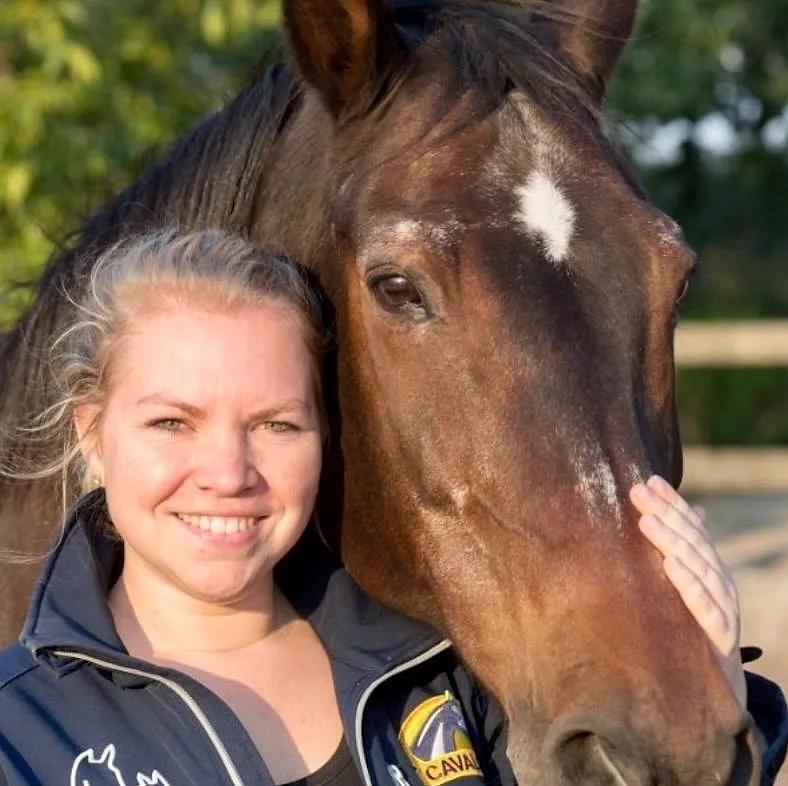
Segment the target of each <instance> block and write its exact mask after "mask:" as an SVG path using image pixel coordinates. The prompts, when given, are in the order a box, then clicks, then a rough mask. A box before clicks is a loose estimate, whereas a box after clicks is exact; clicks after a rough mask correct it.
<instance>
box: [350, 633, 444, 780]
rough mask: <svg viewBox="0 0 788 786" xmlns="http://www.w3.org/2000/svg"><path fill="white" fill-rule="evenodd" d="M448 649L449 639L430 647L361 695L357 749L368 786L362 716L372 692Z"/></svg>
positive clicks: (362, 772)
mask: <svg viewBox="0 0 788 786" xmlns="http://www.w3.org/2000/svg"><path fill="white" fill-rule="evenodd" d="M448 649H451V642H450V641H449V640H448V639H444V640H443V641H440V642H438V643H437V644H436V645H435V646H433V647H430V649H428V650H426V651H425V652H422V653H421V655H417V656H416V657H415V658H411V659H410V660H409V661H406V662H405V663H400V665H399V666H396V667H395V668H393V669H391V671H387V672H386V673H385V674H383V675H381V676H380V677H378V678H377V679H376V680H373V681H372V682H371V683H370V684H369V685H367V687H366V688H365V689H364V692H363V693H362V694H361V698H360V699H359V702H358V706H357V707H356V748H357V749H358V760H359V762H361V776H362V777H363V779H364V783H365V784H366V786H373V784H372V776H371V775H370V773H369V765H368V764H367V758H366V756H365V755H364V742H363V740H362V738H361V737H362V716H363V714H364V708H365V707H366V704H367V700H368V699H369V697H370V696H371V695H372V692H373V691H374V690H376V689H377V688H378V687H380V685H382V684H383V683H384V682H385V681H386V680H387V679H389V677H394V676H396V675H397V674H402V672H403V671H407V670H408V669H410V668H412V667H413V666H418V665H419V664H421V663H424V662H425V661H428V660H429V659H430V658H432V657H434V656H435V655H437V654H438V653H439V652H443V651H444V650H448Z"/></svg>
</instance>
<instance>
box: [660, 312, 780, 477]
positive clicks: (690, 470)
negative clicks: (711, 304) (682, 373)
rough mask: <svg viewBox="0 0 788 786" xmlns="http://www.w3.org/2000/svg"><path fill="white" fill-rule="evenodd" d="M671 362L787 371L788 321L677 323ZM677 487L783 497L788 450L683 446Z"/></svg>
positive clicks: (696, 365) (698, 365)
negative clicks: (682, 457) (682, 479)
mask: <svg viewBox="0 0 788 786" xmlns="http://www.w3.org/2000/svg"><path fill="white" fill-rule="evenodd" d="M676 363H677V365H679V366H681V367H707V368H708V367H729V366H739V367H742V366H743V367H764V366H774V367H779V366H788V320H757V321H753V320H741V321H738V320H737V321H711V322H685V323H682V324H681V325H680V326H679V329H678V330H677V331H676ZM785 405H786V407H788V401H786V402H785ZM681 488H682V490H683V491H689V492H691V493H693V492H694V493H721V492H730V493H737V492H753V493H758V492H760V493H763V492H773V493H778V492H779V493H788V447H786V448H780V447H769V448H746V447H736V448H733V447H731V448H725V447H720V448H711V447H706V446H702V445H687V446H685V448H684V482H683V483H682V487H681Z"/></svg>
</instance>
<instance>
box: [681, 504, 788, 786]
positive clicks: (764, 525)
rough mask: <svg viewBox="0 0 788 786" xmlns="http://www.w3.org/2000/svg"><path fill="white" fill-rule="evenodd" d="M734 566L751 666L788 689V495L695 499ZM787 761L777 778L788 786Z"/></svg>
mask: <svg viewBox="0 0 788 786" xmlns="http://www.w3.org/2000/svg"><path fill="white" fill-rule="evenodd" d="M693 501H697V502H700V503H701V504H703V505H705V507H706V508H707V510H708V511H709V527H710V529H711V532H712V534H713V535H714V538H715V541H716V543H717V545H718V547H719V550H720V553H721V554H722V556H723V558H724V559H725V560H726V561H727V563H728V564H729V565H730V566H731V567H732V568H733V574H734V577H735V579H736V584H737V586H738V588H739V596H740V599H741V605H742V625H743V631H742V643H743V644H753V645H757V646H759V647H761V648H762V649H763V651H764V654H763V657H762V658H761V659H760V660H759V661H757V662H756V663H754V664H753V668H754V670H755V671H758V672H759V673H761V674H764V675H765V676H767V677H769V678H770V679H772V680H774V681H775V682H777V683H778V684H779V685H780V686H781V687H782V688H783V691H786V692H788V497H736V498H715V499H708V498H707V499H698V500H693ZM787 768H788V765H786V768H784V769H783V772H782V773H781V774H780V777H779V778H778V780H777V783H778V784H779V786H788V769H787Z"/></svg>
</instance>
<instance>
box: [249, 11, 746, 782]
mask: <svg viewBox="0 0 788 786" xmlns="http://www.w3.org/2000/svg"><path fill="white" fill-rule="evenodd" d="M635 5H636V2H635V0H586V2H582V1H581V0H577V2H574V1H573V0H567V1H566V2H565V3H561V4H558V3H556V4H554V5H550V4H542V6H541V7H540V13H538V14H537V13H533V14H531V16H530V17H529V18H527V20H526V17H525V11H524V10H523V9H522V8H518V7H517V6H518V4H517V3H509V4H502V3H488V4H484V3H472V2H467V3H466V2H463V3H459V2H458V3H454V4H453V3H448V2H447V3H441V2H439V0H434V1H431V0H420V1H418V2H417V0H403V2H397V3H393V4H392V6H393V10H392V9H388V8H387V7H385V6H384V5H383V4H382V2H381V0H367V2H362V0H314V1H313V2H307V1H306V0H289V2H286V3H285V18H286V27H287V31H288V35H289V39H290V43H291V46H292V50H293V52H294V54H295V57H296V60H297V63H298V66H299V68H300V71H301V73H302V74H303V77H304V79H305V82H306V84H307V85H309V87H307V88H306V95H305V99H304V105H303V107H302V109H301V110H300V111H299V113H298V115H297V116H296V117H295V118H294V122H293V124H292V130H291V132H290V133H291V134H292V136H291V139H292V138H293V137H295V136H298V137H300V140H301V145H302V148H301V152H300V157H299V158H298V159H297V160H295V161H294V160H293V159H292V158H291V160H290V161H288V162H287V166H290V167H292V168H293V170H294V171H293V172H290V173H289V174H290V176H289V177H288V178H285V177H284V176H283V171H279V172H278V173H277V172H274V174H273V175H272V178H273V179H274V180H275V179H276V177H277V176H281V177H280V179H281V180H282V181H283V183H284V182H285V181H287V184H285V185H282V186H281V187H280V188H279V189H278V187H277V185H276V183H273V184H272V185H270V189H269V190H270V193H269V197H268V198H269V199H270V200H276V199H280V198H284V197H286V196H288V194H287V193H286V189H288V188H292V184H293V183H294V182H295V181H299V180H300V181H301V182H304V181H310V182H311V183H314V184H315V187H314V193H313V194H311V196H310V198H312V199H313V200H314V201H313V202H312V204H311V205H308V206H307V205H305V206H304V208H303V213H302V214H301V215H302V216H303V221H301V222H300V223H298V222H295V223H294V224H293V233H292V237H290V238H289V239H287V240H285V241H284V242H286V243H287V244H288V245H289V246H290V247H293V248H301V249H302V252H303V256H304V257H305V258H306V259H307V261H309V262H310V264H311V265H312V267H314V268H315V269H316V270H317V271H318V272H319V274H320V276H321V278H322V280H323V282H324V284H325V286H326V288H327V289H328V290H329V294H330V295H331V297H332V299H333V301H334V304H335V306H336V309H337V318H338V323H339V334H340V361H339V374H340V397H341V413H342V429H341V449H342V456H343V461H344V465H345V468H346V472H345V476H344V487H343V519H342V521H343V530H342V550H343V554H344V556H345V558H346V561H347V564H348V566H349V568H350V570H351V571H352V573H353V574H354V575H355V576H356V577H357V578H358V580H359V581H360V582H361V583H362V585H363V586H365V587H366V588H367V589H368V590H369V591H370V592H371V593H372V594H374V595H375V596H377V597H378V598H380V599H382V600H383V601H385V602H387V603H389V604H391V605H393V606H395V607H397V608H399V609H401V610H404V611H405V612H408V613H410V614H412V615H415V616H418V617H420V618H422V619H424V620H427V621H429V622H431V623H432V624H434V625H435V626H436V627H438V628H439V629H440V630H442V631H444V632H445V633H446V634H447V635H448V636H450V637H451V639H452V640H453V641H454V642H455V643H456V645H457V647H458V648H459V650H460V652H461V653H462V655H463V657H464V658H465V659H466V660H467V661H468V663H469V664H470V665H471V667H472V668H473V669H474V671H475V672H476V673H477V674H478V675H479V676H480V678H481V679H482V680H483V681H484V682H485V683H486V684H487V685H488V686H489V687H490V688H491V689H492V691H493V692H494V693H495V695H496V696H497V697H498V699H499V700H500V701H501V702H502V704H503V706H504V708H505V711H506V713H507V715H508V718H509V720H510V732H509V750H510V755H511V758H512V761H513V764H514V767H515V770H516V772H517V773H518V774H519V777H520V780H521V782H522V783H537V782H538V783H565V782H583V783H587V784H625V783H626V784H646V783H648V784H651V783H664V784H667V783H671V784H673V783H675V784H686V785H689V784H693V785H697V784H707V783H708V784H712V783H714V784H716V783H737V784H738V783H742V784H743V783H752V782H755V781H756V780H757V768H758V765H757V763H755V761H754V758H755V756H754V753H753V751H754V750H755V749H754V747H753V744H752V739H751V737H752V735H751V734H749V732H748V731H747V726H746V721H745V717H744V716H743V713H741V711H740V710H739V709H738V707H737V706H736V703H735V701H734V699H733V697H732V695H731V692H730V691H729V689H728V687H727V685H726V684H725V682H724V679H723V677H722V675H721V673H720V671H719V670H718V668H717V667H716V665H715V663H714V659H713V656H712V654H711V652H710V649H709V647H708V644H707V642H706V641H705V638H704V636H703V634H702V632H701V631H700V629H699V628H698V627H697V625H696V624H695V623H694V622H693V621H692V620H691V618H690V616H689V614H688V613H687V612H686V610H685V609H684V607H683V606H682V603H681V601H680V599H679V597H678V595H677V593H675V591H674V590H673V589H672V588H671V587H670V586H669V585H668V583H667V582H666V580H665V579H664V576H663V573H662V569H661V561H660V559H659V558H658V556H657V554H656V552H655V551H654V550H653V549H652V548H651V547H650V546H649V545H648V544H647V543H646V541H645V540H644V538H643V537H642V536H641V535H640V534H639V533H638V530H637V526H636V521H637V515H636V513H635V511H634V509H633V508H632V506H631V505H630V504H629V503H628V501H627V491H628V489H629V487H630V486H631V484H632V483H633V482H634V481H636V480H639V479H642V478H643V477H644V476H646V475H647V474H649V473H651V472H655V471H656V472H661V473H663V474H665V475H667V477H668V478H669V479H671V480H672V481H673V482H674V483H677V482H678V481H679V480H680V477H681V453H680V445H679V441H678V436H677V425H676V413H675V408H674V369H673V350H672V342H673V329H674V325H675V322H676V311H677V301H678V299H679V298H680V296H681V294H682V292H683V289H684V287H685V285H686V281H687V277H688V274H689V272H690V271H691V269H692V267H693V255H692V254H691V253H690V252H689V250H688V249H687V248H686V246H685V245H684V243H683V242H682V238H681V234H680V232H679V230H678V228H677V227H676V225H675V224H674V223H673V222H672V221H671V220H670V219H668V218H667V217H665V216H664V215H662V214H661V213H660V212H659V211H658V210H656V209H655V208H654V207H652V206H651V205H649V204H648V202H647V201H646V200H645V198H644V196H643V194H642V192H641V191H640V190H639V189H638V187H637V186H636V185H635V183H634V182H633V179H632V178H631V177H630V176H629V174H628V171H627V169H626V167H625V166H624V165H623V164H622V162H621V160H620V159H619V157H618V156H617V154H616V152H615V151H614V149H613V147H612V145H611V144H610V143H609V141H608V139H607V137H606V135H605V133H604V130H603V128H602V126H601V125H600V114H601V101H602V96H603V94H604V89H605V86H606V84H607V81H608V78H609V76H610V74H611V72H612V70H613V68H614V65H615V62H616V60H617V57H618V55H619V53H620V50H621V48H622V46H623V44H624V42H625V41H626V39H627V37H628V35H629V33H630V28H631V25H632V21H633V16H634V9H635ZM315 128H320V129H322V133H321V134H320V135H318V134H316V133H315V132H314V130H310V129H315ZM326 128H329V129H330V130H329V131H326ZM321 182H322V183H323V184H324V185H323V186H322V187H320V186H319V185H318V184H319V183H321ZM263 207H264V205H263ZM315 216H323V217H324V219H325V220H318V219H317V218H315ZM297 218H298V217H297ZM262 220H263V221H265V220H266V219H265V218H263V219H262ZM272 220H273V219H272ZM328 226H330V230H327V229H326V227H328ZM271 232H273V229H271ZM296 232H297V233H300V236H296V234H295V233H296ZM278 234H279V235H280V236H282V231H281V230H280V231H279V232H278ZM319 236H320V237H319ZM362 468H363V472H362Z"/></svg>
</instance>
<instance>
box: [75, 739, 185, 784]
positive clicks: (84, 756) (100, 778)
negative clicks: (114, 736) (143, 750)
mask: <svg viewBox="0 0 788 786" xmlns="http://www.w3.org/2000/svg"><path fill="white" fill-rule="evenodd" d="M69 786H170V784H169V783H167V780H166V779H165V778H164V776H163V775H162V774H161V773H160V772H159V771H158V770H154V771H153V772H152V773H151V774H150V775H143V774H142V773H141V772H138V773H137V779H136V781H134V782H133V783H131V784H129V783H127V782H126V781H125V780H124V779H123V774H122V773H121V771H120V770H119V769H118V768H117V767H116V766H115V746H114V745H107V747H106V748H104V750H103V751H102V752H101V755H100V756H98V757H97V756H96V752H95V750H94V749H93V748H88V750H86V751H83V752H82V753H80V754H79V756H77V758H76V759H74V764H73V766H72V767H71V781H70V784H69Z"/></svg>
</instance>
